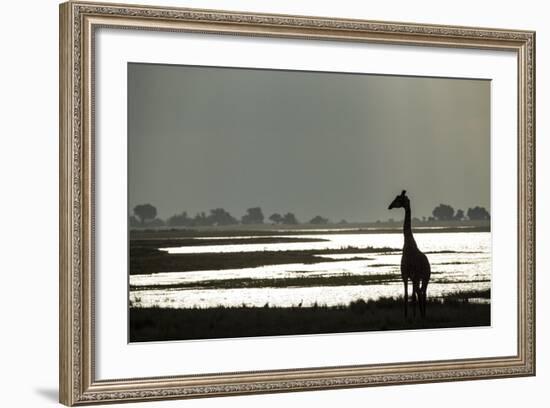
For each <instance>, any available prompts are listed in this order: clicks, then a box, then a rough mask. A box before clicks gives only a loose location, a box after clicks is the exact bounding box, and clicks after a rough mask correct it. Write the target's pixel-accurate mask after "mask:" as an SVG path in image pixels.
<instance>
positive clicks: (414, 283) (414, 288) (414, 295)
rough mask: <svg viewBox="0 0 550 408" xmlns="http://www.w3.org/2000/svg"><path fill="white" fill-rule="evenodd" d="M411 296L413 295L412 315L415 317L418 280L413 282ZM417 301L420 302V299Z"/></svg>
mask: <svg viewBox="0 0 550 408" xmlns="http://www.w3.org/2000/svg"><path fill="white" fill-rule="evenodd" d="M412 297H413V301H412V303H413V306H412V308H413V317H414V318H416V298H417V297H418V282H413V293H412ZM418 300H419V302H420V299H418Z"/></svg>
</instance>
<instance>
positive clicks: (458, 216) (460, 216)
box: [455, 210, 464, 221]
mask: <svg viewBox="0 0 550 408" xmlns="http://www.w3.org/2000/svg"><path fill="white" fill-rule="evenodd" d="M463 219H464V211H462V210H456V214H455V220H457V221H462V220H463Z"/></svg>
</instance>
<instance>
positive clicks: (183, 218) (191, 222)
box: [130, 204, 491, 227]
mask: <svg viewBox="0 0 550 408" xmlns="http://www.w3.org/2000/svg"><path fill="white" fill-rule="evenodd" d="M490 219H491V216H490V214H489V212H488V211H487V210H486V209H485V208H484V207H479V206H476V207H473V208H468V210H467V212H466V213H464V211H463V210H461V209H458V210H456V211H455V210H454V208H453V207H452V206H450V205H448V204H439V205H438V206H437V207H435V208H434V209H433V211H432V216H430V217H422V220H420V219H419V218H415V219H414V220H415V221H417V222H420V221H422V222H433V221H464V220H490ZM266 221H267V222H270V223H271V224H274V225H297V224H300V223H301V222H300V221H298V219H297V218H296V216H295V215H294V214H293V213H291V212H287V213H273V214H271V215H270V216H269V217H267V220H266V218H265V216H264V213H263V211H262V209H261V207H251V208H248V209H247V210H246V213H245V214H244V215H243V216H242V217H240V218H236V217H234V216H233V215H231V214H230V213H229V212H228V211H227V210H225V209H223V208H214V209H212V210H210V212H209V213H206V212H204V211H202V212H198V213H197V214H195V215H194V216H191V215H189V214H188V213H187V211H183V212H181V213H179V214H174V215H172V216H171V217H169V218H168V219H167V220H166V221H164V220H162V219H160V218H158V217H157V209H156V208H155V207H154V206H153V205H151V204H140V205H136V206H135V207H134V209H133V215H131V216H130V226H131V227H140V226H141V227H143V226H148V227H162V226H165V225H166V226H171V227H211V226H224V225H238V224H241V225H252V224H264V223H265V222H266ZM393 221H394V220H393V219H390V220H389V222H393ZM377 222H380V221H377ZM345 223H346V220H341V221H340V222H339V224H345ZM307 224H314V225H325V224H330V220H329V219H328V218H325V217H322V216H320V215H316V216H315V217H313V218H312V219H310V220H309V221H308V222H307Z"/></svg>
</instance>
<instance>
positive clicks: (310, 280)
mask: <svg viewBox="0 0 550 408" xmlns="http://www.w3.org/2000/svg"><path fill="white" fill-rule="evenodd" d="M400 281H401V274H400V273H395V274H393V273H392V274H387V273H386V274H371V275H351V274H343V275H336V276H304V277H292V278H280V279H276V278H262V279H254V278H232V279H215V280H203V281H200V282H184V283H177V284H168V285H150V286H137V285H136V286H130V290H131V291H134V290H150V289H191V288H200V289H243V288H292V287H295V288H296V287H308V286H353V285H380V284H385V283H390V282H400Z"/></svg>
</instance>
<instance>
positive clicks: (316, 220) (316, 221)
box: [309, 215, 328, 225]
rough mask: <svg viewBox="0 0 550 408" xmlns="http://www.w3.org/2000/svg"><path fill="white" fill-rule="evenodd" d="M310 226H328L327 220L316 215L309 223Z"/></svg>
mask: <svg viewBox="0 0 550 408" xmlns="http://www.w3.org/2000/svg"><path fill="white" fill-rule="evenodd" d="M309 223H310V224H316V225H321V224H328V218H323V217H321V216H320V215H316V216H315V217H313V218H312V219H311V220H310V221H309Z"/></svg>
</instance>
